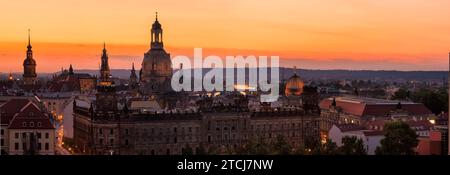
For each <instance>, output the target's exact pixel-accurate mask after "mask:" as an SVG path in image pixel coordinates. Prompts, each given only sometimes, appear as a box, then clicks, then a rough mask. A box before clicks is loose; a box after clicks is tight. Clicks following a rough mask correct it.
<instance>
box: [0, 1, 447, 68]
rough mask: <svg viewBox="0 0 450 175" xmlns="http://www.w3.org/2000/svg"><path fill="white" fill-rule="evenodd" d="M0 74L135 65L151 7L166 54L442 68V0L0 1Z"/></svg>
mask: <svg viewBox="0 0 450 175" xmlns="http://www.w3.org/2000/svg"><path fill="white" fill-rule="evenodd" d="M0 1H1V2H0V4H1V5H0V16H1V17H0V26H1V27H0V72H20V71H22V62H23V59H24V58H25V53H26V45H27V30H28V29H29V28H30V29H31V39H32V46H33V53H34V58H35V59H36V61H37V64H38V65H37V71H38V72H53V71H58V70H60V69H61V67H68V65H69V64H73V65H74V68H75V69H97V68H98V64H99V62H100V54H101V50H102V46H103V42H106V45H107V50H108V53H109V56H110V67H111V68H112V69H129V68H130V67H131V64H132V62H134V63H135V65H136V68H138V69H139V68H140V63H141V62H142V59H143V53H144V52H146V51H147V50H148V48H149V42H150V27H151V24H152V23H153V21H154V19H155V11H158V13H159V21H160V22H161V24H162V27H163V30H164V33H163V34H164V36H163V38H164V45H165V47H166V51H167V52H169V53H170V54H171V56H172V57H174V56H176V55H180V54H181V55H189V56H190V55H192V52H193V48H194V47H200V48H203V49H204V51H205V53H204V56H207V55H208V54H214V55H219V56H225V55H255V56H259V55H267V56H271V55H278V56H280V58H281V65H282V66H285V67H293V66H297V67H298V68H303V69H358V70H360V69H372V70H381V69H383V70H448V69H449V60H448V52H449V51H450V10H449V7H450V1H449V0H432V1H430V0H319V1H312V0H270V1H259V0H245V1H242V0H190V1H180V0H161V1H157V0H129V1H120V0H95V1H92V0H39V1H36V0H17V1H7V0H0Z"/></svg>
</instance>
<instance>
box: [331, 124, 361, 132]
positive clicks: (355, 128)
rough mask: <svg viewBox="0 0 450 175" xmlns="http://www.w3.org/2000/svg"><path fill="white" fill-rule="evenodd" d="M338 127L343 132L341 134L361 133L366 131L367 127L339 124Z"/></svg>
mask: <svg viewBox="0 0 450 175" xmlns="http://www.w3.org/2000/svg"><path fill="white" fill-rule="evenodd" d="M336 127H338V128H339V129H340V130H341V132H348V131H359V130H365V129H366V127H364V126H360V125H356V124H338V125H336Z"/></svg>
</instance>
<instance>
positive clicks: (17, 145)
mask: <svg viewBox="0 0 450 175" xmlns="http://www.w3.org/2000/svg"><path fill="white" fill-rule="evenodd" d="M14 149H15V150H19V143H17V142H16V143H14Z"/></svg>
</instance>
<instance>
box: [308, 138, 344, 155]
mask: <svg viewBox="0 0 450 175" xmlns="http://www.w3.org/2000/svg"><path fill="white" fill-rule="evenodd" d="M312 154H314V155H337V154H339V150H338V146H337V145H336V143H335V142H333V141H332V140H330V139H328V140H327V142H326V143H324V144H322V145H320V146H319V147H317V148H316V149H314V150H312Z"/></svg>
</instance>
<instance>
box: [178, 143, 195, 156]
mask: <svg viewBox="0 0 450 175" xmlns="http://www.w3.org/2000/svg"><path fill="white" fill-rule="evenodd" d="M181 152H182V153H181V154H182V155H192V154H194V153H193V151H192V148H191V147H190V146H189V144H187V143H186V147H184V148H183V149H182V151H181Z"/></svg>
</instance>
